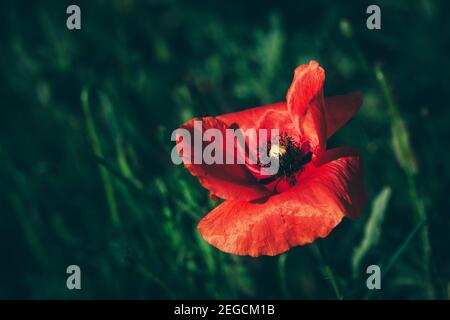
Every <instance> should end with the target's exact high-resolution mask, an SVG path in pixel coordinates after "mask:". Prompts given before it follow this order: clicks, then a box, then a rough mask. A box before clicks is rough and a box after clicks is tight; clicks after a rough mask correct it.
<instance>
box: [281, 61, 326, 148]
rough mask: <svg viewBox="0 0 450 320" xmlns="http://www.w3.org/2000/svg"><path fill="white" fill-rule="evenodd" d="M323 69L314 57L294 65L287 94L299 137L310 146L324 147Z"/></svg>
mask: <svg viewBox="0 0 450 320" xmlns="http://www.w3.org/2000/svg"><path fill="white" fill-rule="evenodd" d="M324 81H325V71H324V70H323V69H322V68H321V67H320V66H319V64H318V63H317V62H316V61H311V62H310V63H309V64H302V65H300V66H299V67H297V69H295V73H294V79H293V80H292V84H291V86H290V87H289V90H288V92H287V95H286V101H287V109H288V111H289V113H290V115H291V118H292V121H293V123H294V125H296V126H297V128H298V130H299V134H300V136H301V137H302V140H306V141H308V142H309V144H310V146H311V148H312V149H313V150H319V151H320V150H324V149H325V147H326V136H327V134H326V130H327V128H326V120H325V114H324V96H323V83H324Z"/></svg>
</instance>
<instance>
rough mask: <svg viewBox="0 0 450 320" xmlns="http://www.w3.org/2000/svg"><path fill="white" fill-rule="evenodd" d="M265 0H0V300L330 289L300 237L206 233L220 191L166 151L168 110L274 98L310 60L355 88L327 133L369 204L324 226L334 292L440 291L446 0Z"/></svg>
mask: <svg viewBox="0 0 450 320" xmlns="http://www.w3.org/2000/svg"><path fill="white" fill-rule="evenodd" d="M276 2H277V1H220V2H219V1H195V2H194V1H192V2H188V1H178V0H153V1H137V0H114V1H109V0H96V1H56V0H55V1H49V0H46V1H2V2H1V3H0V6H1V10H0V38H1V42H0V48H1V49H0V74H1V75H0V99H1V100H0V111H1V113H0V298H3V299H11V298H33V299H50V298H67V299H79V298H87V299H94V298H113V299H116V298H132V299H155V298H157V299H160V298H213V299H216V298H227V299H238V298H263V299H266V298H267V299H273V298H277V299H282V298H295V299H297V298H298V299H333V298H334V297H335V295H334V293H333V289H332V287H331V286H330V284H329V282H328V281H327V279H326V278H325V277H324V275H323V273H322V271H323V263H322V262H321V260H320V259H318V257H317V255H316V251H315V250H312V249H313V248H312V246H305V247H297V248H293V249H291V250H290V251H289V252H288V253H286V254H283V255H281V256H277V257H261V258H257V259H254V258H250V257H236V256H231V255H227V254H224V253H222V252H220V251H218V250H216V249H215V248H213V247H211V246H209V245H208V244H207V243H206V242H204V241H203V240H202V239H201V237H200V236H199V235H198V233H197V231H196V225H197V223H198V222H199V220H200V219H201V217H202V216H204V215H205V214H206V213H207V212H208V211H209V210H210V209H211V208H212V207H214V206H215V205H216V204H215V203H214V202H212V201H211V200H209V197H208V192H207V191H206V190H205V189H203V188H202V187H201V186H200V185H199V183H198V182H197V180H196V179H195V178H194V177H191V176H190V175H189V173H188V172H187V171H186V170H185V169H183V168H182V167H181V166H175V165H173V164H172V162H171V161H170V151H171V149H172V147H173V142H171V141H170V135H171V133H172V130H174V129H175V128H177V126H178V125H179V124H181V123H183V122H184V121H186V120H189V119H190V118H192V117H193V116H205V115H218V114H222V113H225V112H231V111H237V110H241V109H245V108H249V107H253V106H257V105H261V104H265V103H271V102H278V101H282V100H284V98H285V94H286V90H287V88H288V86H289V84H290V81H291V80H292V76H293V70H294V68H295V67H296V66H297V65H298V64H300V63H306V62H308V61H309V60H310V59H316V60H318V61H319V62H320V64H321V65H322V66H323V67H324V68H325V70H326V77H327V80H326V83H325V94H326V95H334V94H342V93H347V92H350V91H353V90H361V91H362V92H363V93H364V104H363V107H362V109H361V111H360V112H359V113H358V114H357V115H356V116H355V117H354V118H353V119H352V120H351V121H350V122H349V123H348V124H347V125H346V127H344V128H343V129H342V130H340V131H339V132H338V133H337V134H336V135H335V136H334V137H333V138H332V140H331V141H330V146H338V145H342V146H344V145H345V146H356V147H358V148H360V149H361V150H362V152H363V154H364V156H365V164H366V185H367V190H368V193H369V204H368V206H367V208H366V209H365V212H364V215H363V217H362V218H361V219H358V220H355V221H350V220H348V219H345V220H344V221H343V223H342V224H340V225H339V226H338V227H337V228H336V229H335V230H334V231H333V232H332V233H331V235H330V236H329V237H328V238H326V239H323V240H320V241H319V242H320V245H321V246H322V247H323V249H324V250H323V251H324V254H325V259H326V262H327V263H328V264H329V266H330V267H331V268H332V269H333V271H334V274H335V276H336V279H337V283H338V285H339V287H340V289H341V291H342V294H343V296H344V298H347V299H393V298H397V299H411V298H417V299H432V298H440V299H442V298H445V299H447V298H449V291H450V256H449V240H450V235H449V232H450V219H449V213H448V210H449V209H448V204H449V196H448V190H449V189H448V187H449V178H450V166H449V165H448V164H449V161H450V156H449V148H448V142H447V140H448V137H450V134H449V131H450V129H449V128H450V124H449V120H450V118H449V116H450V106H449V101H450V99H449V95H450V90H449V83H450V70H449V69H450V63H449V62H448V49H449V48H450V47H449V45H448V42H449V39H450V19H448V17H447V15H448V12H449V9H450V6H449V2H448V1H444V0H442V1H425V0H423V1H406V0H398V1H370V2H366V1H358V2H357V1H331V0H330V1H324V0H316V1H285V2H281V1H280V3H279V4H277V3H276ZM73 3H75V4H78V5H79V6H80V7H81V12H82V30H80V31H69V30H67V28H66V26H65V23H66V18H67V14H66V13H65V11H66V7H67V6H68V5H69V4H73ZM374 3H376V4H378V5H379V6H380V7H381V10H382V30H375V31H370V30H368V29H367V28H366V25H365V24H366V18H367V14H366V13H365V12H366V8H367V6H368V5H369V4H374ZM71 264H77V265H79V266H80V267H81V270H82V290H80V291H77V290H74V291H69V290H67V288H66V276H67V275H66V267H67V266H68V265H71ZM371 264H377V265H380V266H381V270H382V275H383V278H382V289H381V290H379V291H376V292H370V291H369V290H367V288H366V278H367V274H366V267H367V266H368V265H371Z"/></svg>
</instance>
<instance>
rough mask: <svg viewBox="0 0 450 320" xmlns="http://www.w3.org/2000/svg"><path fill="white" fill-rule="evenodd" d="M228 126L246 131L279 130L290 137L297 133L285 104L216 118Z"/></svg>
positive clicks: (256, 108)
mask: <svg viewBox="0 0 450 320" xmlns="http://www.w3.org/2000/svg"><path fill="white" fill-rule="evenodd" d="M217 119H219V120H220V121H223V122H224V123H225V124H227V125H228V126H233V125H237V126H238V127H239V128H241V129H242V130H247V129H269V130H270V129H279V130H280V131H283V132H285V133H286V134H288V135H290V136H292V137H298V131H297V129H296V126H295V125H294V124H293V122H292V119H291V116H290V114H289V112H288V109H287V106H286V102H279V103H273V104H269V105H265V106H260V107H255V108H251V109H246V110H243V111H238V112H233V113H228V114H224V115H220V116H218V117H217Z"/></svg>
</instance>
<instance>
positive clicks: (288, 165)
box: [260, 134, 312, 186]
mask: <svg viewBox="0 0 450 320" xmlns="http://www.w3.org/2000/svg"><path fill="white" fill-rule="evenodd" d="M269 156H270V157H271V158H278V160H279V170H278V173H277V174H275V175H273V176H271V177H269V178H265V179H261V180H260V182H262V183H263V184H266V185H267V184H271V183H274V182H275V181H278V182H276V185H277V184H278V183H279V182H281V181H282V180H286V182H287V183H288V184H289V185H290V186H293V185H295V184H296V183H297V178H296V176H297V173H298V172H299V171H300V170H302V167H303V166H304V165H305V164H307V163H308V162H310V161H311V158H312V152H310V148H309V146H307V145H300V144H299V143H297V142H296V141H295V140H294V139H293V138H292V137H291V136H288V135H287V134H281V135H280V140H279V143H278V144H274V145H271V146H270V149H269Z"/></svg>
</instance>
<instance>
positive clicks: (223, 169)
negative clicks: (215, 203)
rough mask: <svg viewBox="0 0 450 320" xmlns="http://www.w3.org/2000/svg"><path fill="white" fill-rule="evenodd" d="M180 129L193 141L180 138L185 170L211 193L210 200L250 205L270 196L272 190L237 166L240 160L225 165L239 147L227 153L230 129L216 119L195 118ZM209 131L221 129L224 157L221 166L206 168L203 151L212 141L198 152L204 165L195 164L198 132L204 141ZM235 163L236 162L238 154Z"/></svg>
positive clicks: (241, 165) (215, 165)
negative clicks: (198, 125) (195, 141)
mask: <svg viewBox="0 0 450 320" xmlns="http://www.w3.org/2000/svg"><path fill="white" fill-rule="evenodd" d="M195 121H201V125H202V127H201V131H200V129H199V127H195V123H194V122H195ZM181 129H186V130H187V131H188V132H189V133H190V139H187V140H185V139H183V138H182V137H181V135H178V134H177V149H178V152H179V155H180V157H181V158H182V159H183V162H184V166H185V168H186V169H188V170H189V172H190V173H191V174H192V175H193V176H196V177H197V178H198V179H199V181H200V183H201V184H202V186H203V187H205V188H206V189H208V190H209V191H210V194H211V198H213V199H216V197H219V198H222V199H239V200H244V201H249V200H253V199H258V198H261V197H264V196H266V195H268V194H270V191H269V190H267V189H266V188H265V187H264V186H263V185H261V184H259V183H258V182H257V180H256V179H255V177H254V176H253V175H252V174H251V173H250V172H249V170H248V168H247V167H246V165H245V164H237V160H236V161H234V164H226V154H227V151H228V152H235V150H236V146H234V148H233V150H227V147H226V140H225V137H226V132H225V130H226V129H227V125H226V124H225V123H224V122H222V121H220V120H218V119H217V118H214V117H205V118H195V119H192V120H191V121H189V122H187V123H185V124H184V125H182V126H181ZM207 129H218V130H219V131H220V132H221V134H222V136H223V139H224V140H223V141H222V142H223V143H222V146H223V148H222V154H223V157H222V160H221V163H219V164H217V163H213V164H207V163H205V161H204V158H203V151H204V150H205V147H206V146H207V145H208V144H210V143H211V141H202V143H201V148H200V152H199V157H200V158H201V163H196V162H195V158H194V154H195V149H194V136H195V132H197V134H198V136H200V137H202V136H203V134H204V133H205V131H206V130H207ZM235 159H237V156H236V154H235Z"/></svg>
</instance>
